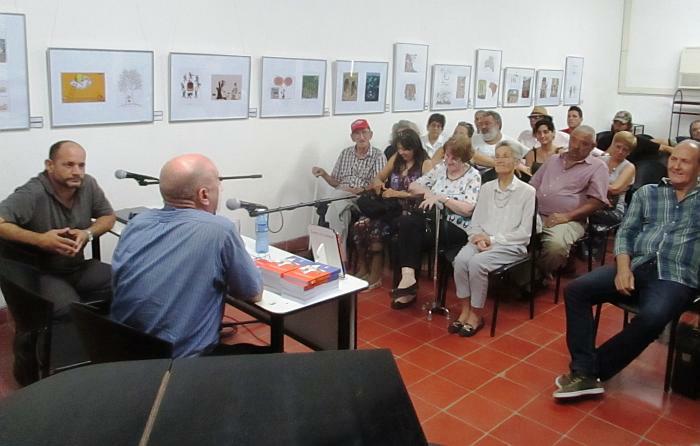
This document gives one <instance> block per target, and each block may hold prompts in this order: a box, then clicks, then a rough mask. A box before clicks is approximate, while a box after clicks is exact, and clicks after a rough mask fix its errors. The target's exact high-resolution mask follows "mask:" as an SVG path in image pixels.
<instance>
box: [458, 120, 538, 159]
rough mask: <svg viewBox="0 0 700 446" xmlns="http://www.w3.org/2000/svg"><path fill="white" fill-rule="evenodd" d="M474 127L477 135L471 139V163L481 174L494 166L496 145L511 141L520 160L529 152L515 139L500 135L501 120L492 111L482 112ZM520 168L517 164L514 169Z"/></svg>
mask: <svg viewBox="0 0 700 446" xmlns="http://www.w3.org/2000/svg"><path fill="white" fill-rule="evenodd" d="M476 126H477V130H478V133H477V134H476V135H474V136H473V137H472V147H473V148H474V157H473V158H472V163H473V164H475V165H476V168H477V169H479V170H480V171H482V172H483V171H485V170H486V169H488V168H491V167H494V166H495V161H496V145H497V144H498V143H499V142H501V141H504V140H509V141H513V142H514V143H515V147H516V148H517V149H518V152H519V153H520V158H522V157H524V156H525V154H526V153H527V152H528V150H529V149H528V148H527V147H525V146H524V145H522V144H521V143H519V142H518V141H517V140H516V139H515V138H511V137H509V136H506V135H504V134H503V133H501V128H502V127H503V120H502V119H501V115H499V114H498V113H497V112H495V111H493V110H487V111H485V112H483V113H482V115H481V118H479V122H477V124H476ZM520 168H521V165H520V164H518V165H517V166H516V169H518V170H519V169H520Z"/></svg>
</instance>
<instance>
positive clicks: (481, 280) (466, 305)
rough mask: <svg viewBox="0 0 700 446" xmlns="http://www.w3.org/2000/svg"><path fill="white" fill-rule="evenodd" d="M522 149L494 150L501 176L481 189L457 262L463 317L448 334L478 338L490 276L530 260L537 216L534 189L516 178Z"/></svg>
mask: <svg viewBox="0 0 700 446" xmlns="http://www.w3.org/2000/svg"><path fill="white" fill-rule="evenodd" d="M518 162H519V151H518V148H517V147H516V146H514V145H513V146H512V145H511V141H502V142H500V143H499V144H498V145H497V146H496V161H495V170H496V174H497V175H498V178H497V179H496V180H495V181H490V182H488V183H486V184H484V185H483V186H482V187H481V193H480V194H479V199H478V200H477V202H476V208H475V209H474V214H473V215H472V221H471V224H470V225H469V227H468V228H467V234H468V236H469V243H467V244H466V245H465V246H464V247H463V248H462V249H461V250H460V251H459V253H458V254H457V257H455V260H454V262H453V266H454V279H455V285H456V289H457V297H458V298H459V299H462V312H461V314H460V315H459V318H458V319H457V320H456V321H454V322H452V324H450V325H449V326H448V327H447V331H448V332H449V333H457V334H459V335H460V336H463V337H471V336H474V335H475V334H476V333H477V332H478V331H479V330H480V329H481V328H482V327H483V326H484V317H483V314H482V311H483V308H484V303H485V301H486V293H487V291H488V281H489V279H488V274H489V272H490V271H493V270H494V269H496V268H499V267H501V266H503V265H507V264H509V263H512V262H515V261H516V260H520V259H522V258H524V257H525V256H527V246H528V244H529V242H530V235H531V233H532V215H533V213H534V212H535V188H533V187H532V186H530V185H529V184H526V183H524V182H522V181H521V180H519V179H518V178H516V177H515V167H516V164H517V163H518Z"/></svg>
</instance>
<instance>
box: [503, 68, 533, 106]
mask: <svg viewBox="0 0 700 446" xmlns="http://www.w3.org/2000/svg"><path fill="white" fill-rule="evenodd" d="M534 86H535V69H534V68H520V67H507V68H505V69H504V70H503V107H529V106H531V105H532V98H533V96H534V91H533V87H534Z"/></svg>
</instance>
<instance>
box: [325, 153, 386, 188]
mask: <svg viewBox="0 0 700 446" xmlns="http://www.w3.org/2000/svg"><path fill="white" fill-rule="evenodd" d="M385 165H386V157H385V156H384V154H383V153H382V152H381V150H379V149H378V148H376V147H372V146H370V148H369V151H368V152H367V155H366V156H365V157H364V158H360V157H358V156H357V154H356V153H355V146H350V147H348V148H347V149H344V150H343V151H342V152H340V156H339V157H338V161H336V162H335V167H334V168H333V173H331V176H332V177H333V178H335V179H336V180H338V181H339V182H340V184H339V185H338V187H343V186H345V187H367V186H369V183H370V181H372V179H373V178H374V177H375V176H377V174H378V173H379V172H381V170H382V169H383V168H384V166H385Z"/></svg>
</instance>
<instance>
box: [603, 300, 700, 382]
mask: <svg viewBox="0 0 700 446" xmlns="http://www.w3.org/2000/svg"><path fill="white" fill-rule="evenodd" d="M610 304H611V305H614V306H616V307H618V308H620V309H621V310H623V312H624V314H623V318H622V328H624V327H626V326H627V324H628V323H629V315H630V313H632V314H639V305H637V304H634V303H622V302H610ZM602 309H603V304H602V303H600V304H598V305H596V310H595V322H594V324H595V325H594V327H595V328H594V336H593V339H595V338H596V336H597V333H598V325H599V323H600V313H601V310H602ZM687 311H693V312H695V313H700V295H699V296H697V297H696V298H695V300H693V301H691V302H690V303H689V304H688V306H686V308H685V309H684V310H683V311H682V312H681V313H680V314H679V315H678V317H676V318H674V319H673V320H672V321H671V322H670V324H671V327H670V336H669V340H668V354H667V355H666V373H665V375H664V392H668V391H669V389H670V388H671V376H673V358H674V354H675V351H676V330H677V329H678V322H679V321H680V318H681V316H682V315H683V313H685V312H687Z"/></svg>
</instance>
